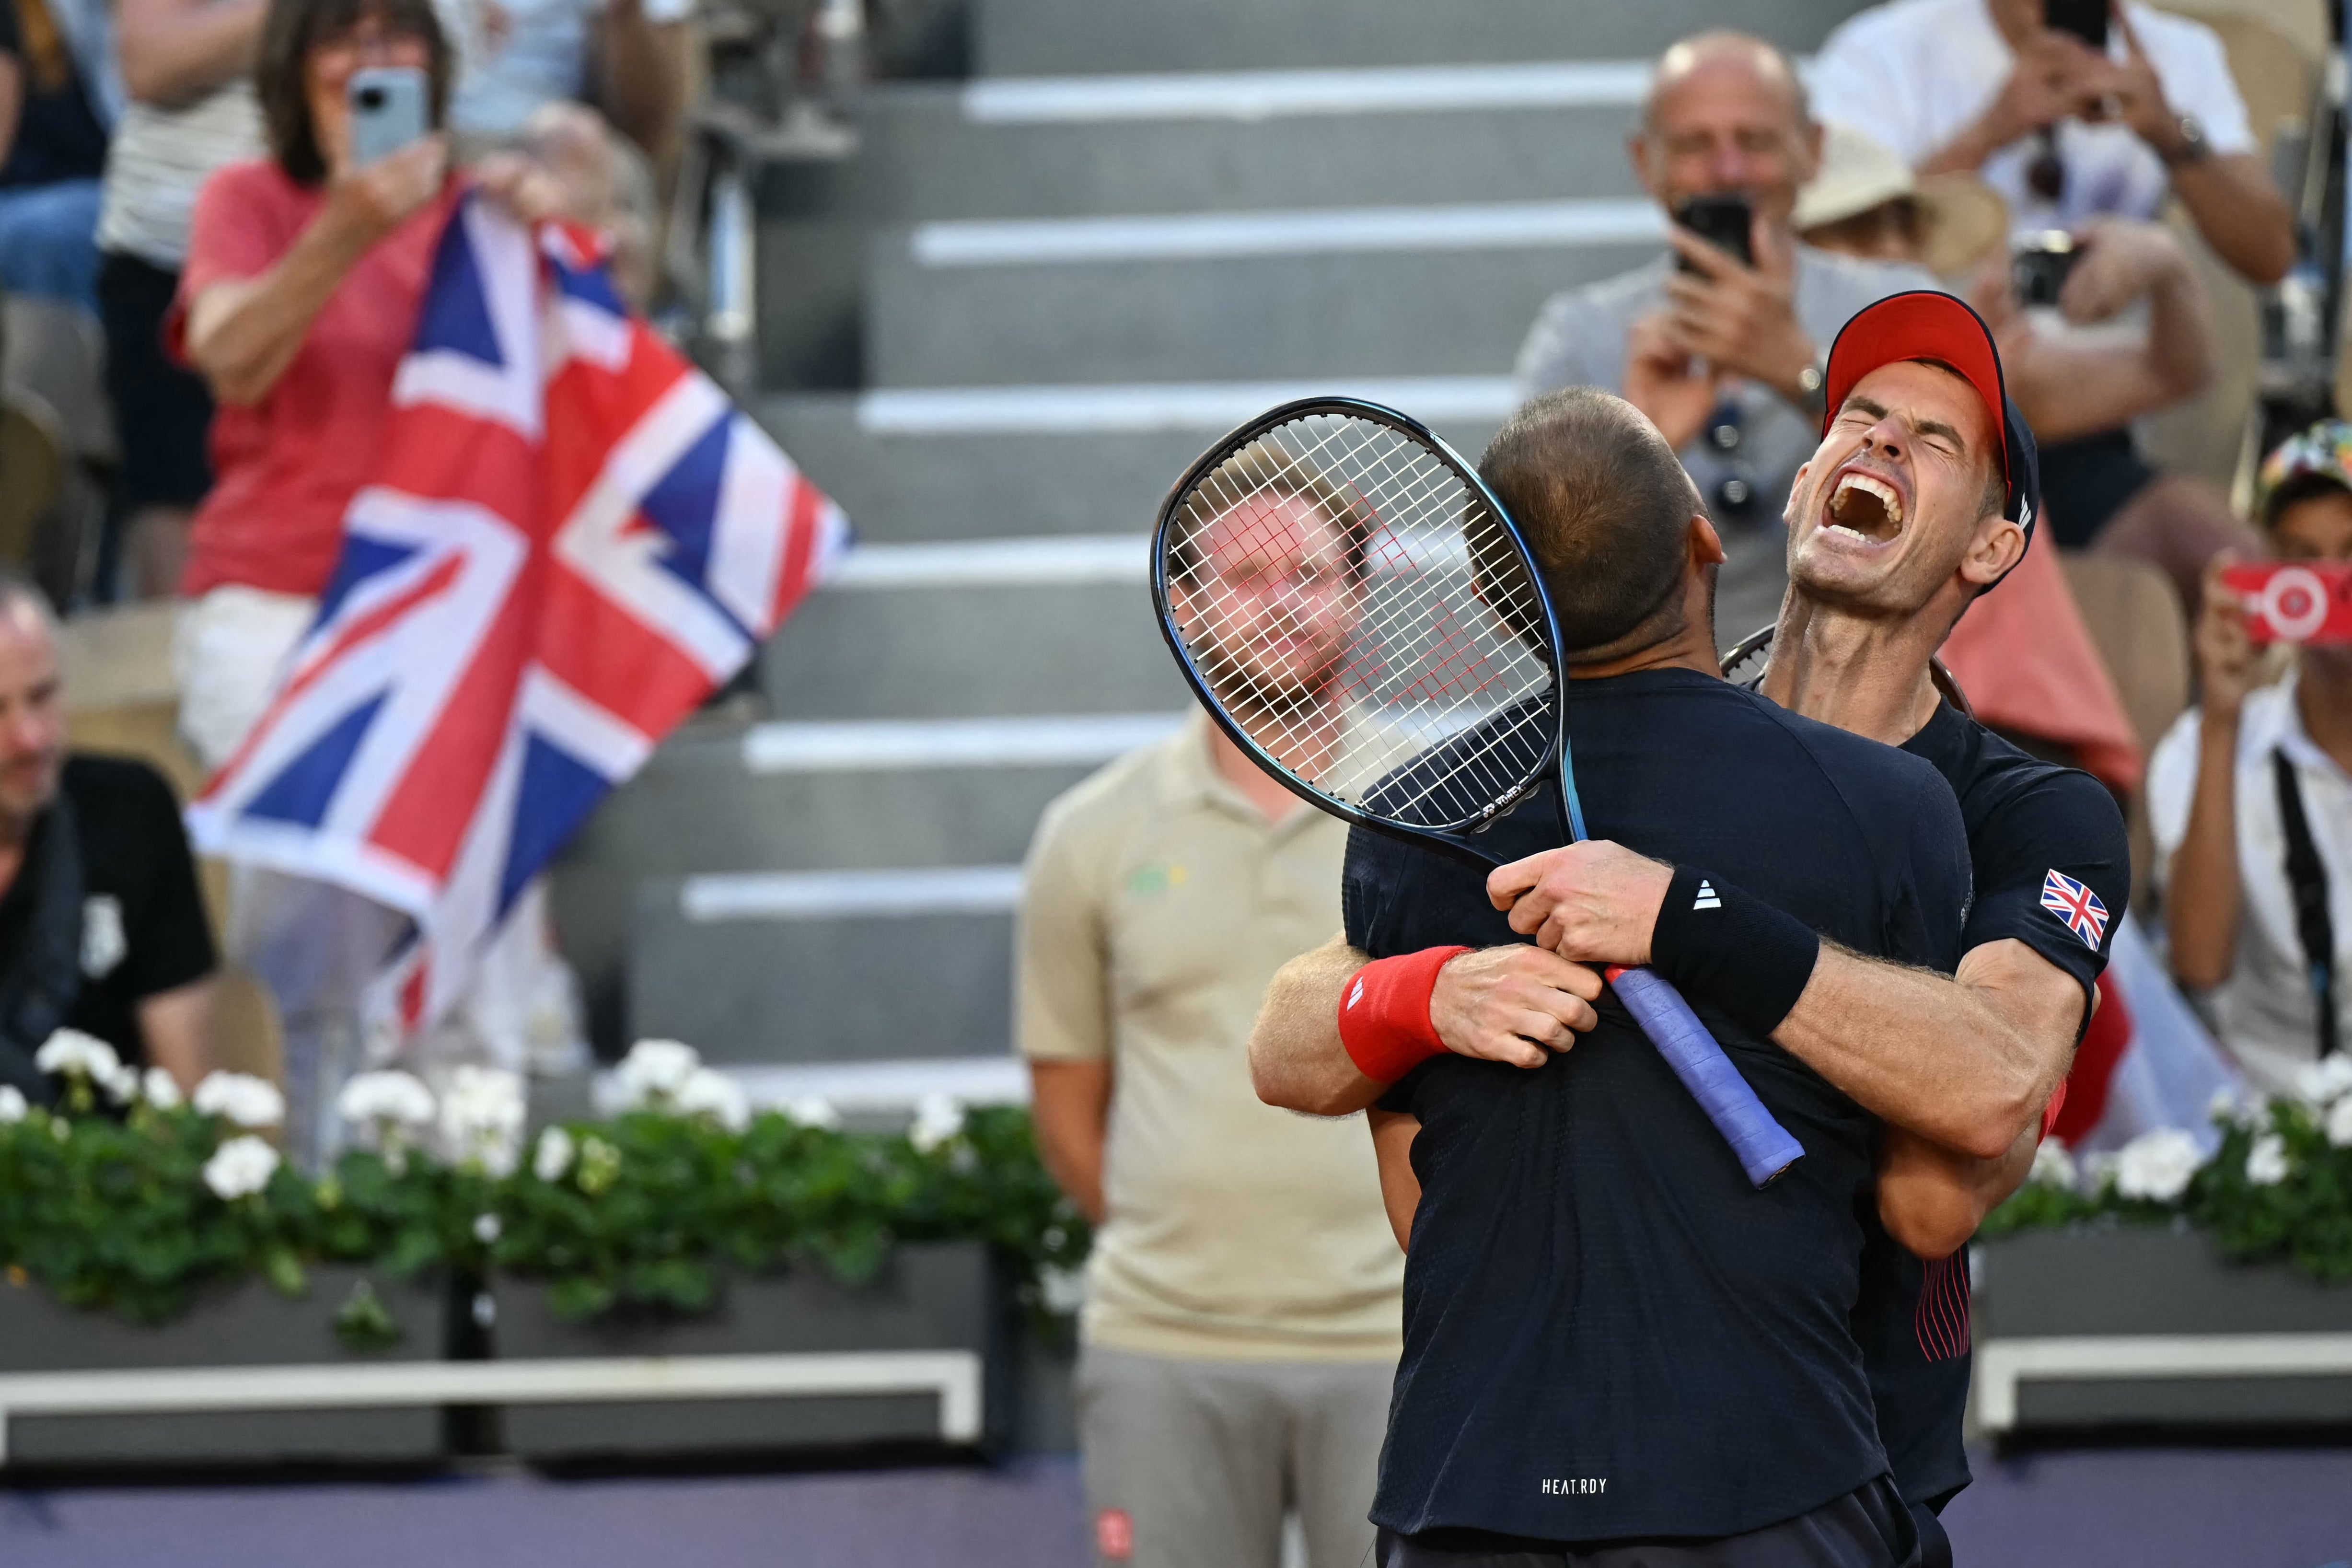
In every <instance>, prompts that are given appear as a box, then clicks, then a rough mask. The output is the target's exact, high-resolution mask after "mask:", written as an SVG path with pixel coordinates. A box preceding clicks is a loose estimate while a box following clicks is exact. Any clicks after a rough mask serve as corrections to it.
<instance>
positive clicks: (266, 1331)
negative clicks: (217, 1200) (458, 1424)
mask: <svg viewBox="0 0 2352 1568" xmlns="http://www.w3.org/2000/svg"><path fill="white" fill-rule="evenodd" d="M309 1272H310V1290H309V1293H308V1294H307V1295H305V1296H304V1297H302V1298H301V1299H299V1300H289V1298H287V1297H284V1296H281V1295H279V1294H278V1292H277V1291H276V1290H274V1289H271V1288H270V1287H269V1286H268V1285H267V1284H266V1283H264V1282H262V1281H261V1280H258V1279H251V1280H247V1281H246V1282H245V1283H243V1284H240V1285H236V1286H234V1287H230V1288H228V1289H222V1290H217V1291H213V1292H208V1293H205V1294H202V1295H199V1296H198V1297H197V1299H196V1300H194V1303H193V1304H192V1305H191V1306H190V1307H189V1309H188V1310H187V1311H186V1312H185V1313H184V1314H183V1315H182V1316H181V1317H179V1318H177V1319H175V1320H173V1321H171V1322H168V1323H164V1324H161V1325H158V1326H156V1327H152V1328H150V1327H142V1326H141V1325H138V1324H133V1323H128V1322H125V1321H122V1320H121V1319H119V1318H115V1317H111V1316H110V1315H107V1314H105V1313H101V1312H84V1311H77V1310H73V1309H71V1308H68V1307H64V1306H60V1305H59V1304H58V1302H56V1301H55V1300H51V1299H50V1297H49V1296H48V1294H47V1292H46V1291H44V1290H42V1289H39V1288H38V1287H37V1286H19V1285H5V1284H0V1444H5V1447H0V1457H5V1462H6V1463H7V1464H8V1465H9V1466H11V1467H24V1466H46V1465H108V1464H112V1465H188V1464H205V1465H210V1464H218V1463H243V1462H269V1463H278V1462H287V1461H295V1462H301V1461H314V1462H330V1461H340V1462H349V1461H359V1462H370V1463H409V1462H416V1461H421V1460H429V1459H435V1458H439V1457H440V1456H441V1454H442V1452H443V1441H442V1417H441V1409H440V1406H439V1405H395V1404H385V1405H378V1406H376V1407H373V1408H362V1407H358V1406H356V1405H341V1404H339V1403H324V1402H322V1401H321V1400H320V1396H319V1394H318V1393H316V1392H315V1391H314V1392H308V1393H301V1394H288V1396H287V1397H288V1401H289V1403H288V1405H287V1406H286V1407H280V1408H250V1407H244V1408H240V1407H237V1406H240V1405H249V1403H250V1399H249V1396H250V1394H251V1392H252V1387H253V1386H254V1385H255V1384H257V1380H256V1379H255V1378H253V1376H252V1375H251V1373H252V1370H253V1369H258V1368H273V1369H288V1370H289V1372H292V1373H294V1374H295V1375H297V1376H299V1374H300V1372H301V1370H302V1369H324V1370H325V1371H326V1372H327V1373H329V1374H330V1376H329V1381H330V1382H332V1381H333V1378H332V1373H335V1372H336V1371H338V1370H340V1369H345V1368H360V1367H368V1368H381V1369H385V1370H389V1369H390V1368H392V1367H395V1366H398V1365H401V1364H410V1363H437V1362H439V1361H441V1360H442V1359H443V1357H444V1354H445V1351H446V1338H447V1323H448V1312H447V1300H446V1288H445V1286H444V1284H443V1282H442V1281H441V1280H440V1279H437V1278H436V1279H426V1280H416V1281H401V1280H393V1279H385V1278H383V1276H382V1275H381V1274H376V1273H372V1272H370V1271H368V1270H364V1269H362V1268H356V1267H344V1266H340V1265H337V1266H327V1265H322V1266H320V1267H317V1268H311V1269H310V1271H309ZM362 1275H365V1276H366V1277H367V1278H368V1279H370V1281H371V1282H372V1283H373V1286H374V1288H375V1291H376V1295H377V1297H378V1299H379V1300H382V1301H383V1305H384V1307H385V1309H386V1310H388V1311H389V1312H390V1313H391V1314H392V1316H393V1318H394V1321H396V1322H398V1323H399V1324H400V1326H401V1329H402V1331H403V1332H402V1335H401V1339H400V1342H399V1343H398V1344H396V1345H394V1346H393V1347H391V1348H390V1349H388V1350H384V1351H380V1352H367V1353H361V1352H352V1351H351V1350H348V1349H346V1348H344V1346H343V1344H342V1342H341V1341H340V1340H338V1339H337V1338H336V1335H335V1327H334V1319H335V1312H336V1310H337V1309H338V1308H339V1307H341V1305H342V1303H343V1301H344V1300H345V1299H346V1298H347V1297H348V1296H349V1294H350V1292H351V1289H352V1286H353V1285H354V1284H355V1283H356V1282H357V1281H358V1280H359V1279H361V1278H362ZM223 1371H226V1372H227V1373H229V1375H227V1376H226V1377H223V1376H221V1375H219V1373H221V1372H223ZM78 1373H91V1374H99V1375H95V1376H87V1377H82V1376H73V1375H71V1374H78ZM121 1373H150V1374H152V1375H147V1376H138V1377H131V1378H124V1377H121V1376H120V1375H113V1376H109V1375H106V1374H121ZM240 1374H242V1375H240ZM370 1375H377V1374H376V1373H370ZM239 1385H245V1386H242V1387H241V1386H239Z"/></svg>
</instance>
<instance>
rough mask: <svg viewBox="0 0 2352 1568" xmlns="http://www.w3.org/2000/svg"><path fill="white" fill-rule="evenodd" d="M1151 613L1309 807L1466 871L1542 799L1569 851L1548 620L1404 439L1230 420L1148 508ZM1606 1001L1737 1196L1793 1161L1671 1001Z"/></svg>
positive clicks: (1575, 819)
mask: <svg viewBox="0 0 2352 1568" xmlns="http://www.w3.org/2000/svg"><path fill="white" fill-rule="evenodd" d="M1151 591H1152V596H1153V598H1154V600H1155V601H1156V603H1157V605H1158V606H1159V610H1160V630H1161V632H1162V633H1163V634H1164V635H1165V636H1166V637H1167V638H1168V646H1169V648H1170V650H1171V652H1173V653H1174V654H1175V656H1176V662H1177V664H1178V665H1179V666H1180V667H1181V668H1182V670H1183V672H1184V678H1185V679H1186V680H1188V681H1190V682H1191V683H1192V689H1193V690H1194V691H1195V692H1197V693H1198V694H1199V695H1200V698H1201V700H1202V703H1203V704H1205V705H1206V706H1207V708H1208V710H1209V712H1210V714H1211V715H1212V716H1213V718H1214V719H1215V720H1216V721H1217V723H1218V725H1219V726H1220V727H1222V728H1223V730H1224V731H1225V733H1226V734H1228V735H1230V736H1231V737H1232V738H1233V740H1234V743H1235V744H1236V745H1238V746H1240V747H1241V749H1242V751H1243V752H1244V753H1245V754H1246V755H1247V756H1249V757H1250V758H1251V759H1252V760H1253V761H1254V762H1255V763H1257V764H1258V766H1260V767H1262V768H1264V769H1265V771H1266V772H1267V773H1270V774H1272V775H1273V776H1274V777H1275V778H1276V780H1278V781H1280V782H1281V783H1282V784H1285V785H1286V786H1288V787H1289V788H1290V789H1291V790H1292V791H1293V792H1294V793H1296V794H1297V795H1300V796H1301V797H1303V798H1304V799H1306V800H1307V802H1308V803H1310V804H1311V805H1316V806H1319V807H1320V808H1322V809H1323V810H1325V811H1328V812H1329V813H1331V814H1332V815H1333V816H1339V817H1340V818H1343V819H1344V820H1346V821H1348V822H1351V823H1358V824H1360V825H1362V826H1366V827H1370V828H1372V829H1374V830H1376V831H1379V832H1381V833H1386V834H1390V835H1392V836H1394V837H1400V838H1402V839H1405V840H1406V841H1408V842H1411V843H1414V844H1419V845H1423V846H1425V847H1429V848H1432V849H1435V850H1437V851H1439V852H1440V853H1442V854H1445V855H1450V856H1452V857H1454V858H1455V859H1457V860H1461V861H1464V862H1466V863H1468V864H1470V865H1472V866H1475V867H1477V868H1480V869H1481V870H1489V869H1492V868H1494V867H1496V866H1497V865H1499V864H1501V863H1502V862H1500V861H1498V860H1497V859H1496V858H1495V857H1494V856H1492V855H1489V854H1486V853H1485V852H1484V851H1483V850H1481V849H1480V847H1479V846H1478V842H1477V840H1476V837H1475V835H1476V834H1477V833H1478V832H1480V831H1481V830H1482V829H1484V828H1486V827H1487V826H1491V825H1492V824H1493V823H1494V821H1495V820H1496V818H1497V817H1499V816H1502V815H1503V814H1504V813H1505V812H1507V811H1508V810H1510V809H1511V807H1512V806H1514V805H1517V803H1518V802H1519V801H1521V800H1522V799H1524V798H1526V797H1527V796H1528V794H1529V793H1530V792H1531V791H1533V790H1535V789H1536V788H1537V787H1538V786H1539V785H1541V784H1546V783H1549V784H1552V785H1553V786H1554V787H1556V788H1557V790H1558V791H1559V805H1560V816H1561V820H1562V821H1564V822H1566V823H1567V824H1568V828H1569V832H1570V834H1571V835H1572V836H1573V837H1575V838H1577V839H1581V838H1583V837H1586V834H1585V830H1584V808H1583V806H1582V805H1580V803H1579V802H1578V800H1577V795H1576V773H1575V769H1574V767H1573V765H1572V764H1571V763H1570V756H1569V747H1568V728H1567V723H1566V710H1565V708H1564V706H1563V699H1564V693H1563V691H1562V688H1561V681H1560V679H1559V670H1560V669H1561V668H1562V661H1561V659H1560V657H1559V625H1558V623H1557V621H1556V619H1555V617H1554V616H1553V614H1552V608H1551V602H1550V599H1549V596H1548V595H1546V594H1545V592H1544V590H1543V586H1542V582H1541V579H1540V578H1539V577H1538V574H1537V573H1536V570H1535V562H1534V558H1533V557H1532V556H1531V555H1530V554H1529V552H1528V547H1527V544H1526V542H1525V541H1524V540H1522V539H1521V538H1520V537H1519V531H1518V529H1517V525H1516V524H1514V523H1513V522H1512V521H1511V520H1510V518H1509V517H1508V516H1507V515H1506V513H1505V512H1504V510H1503V508H1502V505H1501V503H1500V502H1498V501H1496V499H1495V497H1494V495H1493V493H1492V492H1491V491H1489V490H1488V489H1486V484H1485V482H1484V481H1483V480H1481V479H1479V478H1478V475H1477V473H1476V471H1475V470H1474V469H1473V468H1471V467H1470V466H1469V465H1468V464H1466V463H1465V462H1464V461H1463V460H1462V459H1461V458H1459V457H1458V456H1456V455H1455V454H1454V450H1453V449H1452V448H1451V447H1447V446H1446V445H1445V443H1444V442H1443V441H1441V440H1439V439H1438V438H1437V437H1436V436H1434V435H1433V434H1432V433H1431V432H1430V430H1429V429H1428V428H1427V427H1426V426H1423V425H1421V424H1419V423H1418V422H1416V421H1414V420H1412V419H1409V418H1407V417H1406V416H1403V415H1402V414H1398V413H1396V412H1394V411H1393V410H1391V409H1387V408H1382V407H1380V406H1379V405H1375V404H1370V403H1362V402H1358V401H1356V400H1355V399H1352V398H1314V399H1308V400H1306V401H1303V402H1298V403H1288V404H1285V405H1282V406H1281V407H1279V408H1276V409H1273V410H1271V411H1269V412H1267V413H1265V414H1264V415H1261V416H1258V417H1257V418H1255V419H1254V420H1252V421H1250V422H1249V423H1248V424H1246V425H1244V426H1242V427H1241V428H1239V429H1237V430H1235V431H1234V432H1233V433H1232V434H1231V435H1229V436H1227V437H1225V438H1224V439H1223V440H1222V441H1220V442H1218V443H1217V444H1216V445H1215V446H1214V447H1211V448H1210V449H1209V451H1208V452H1207V453H1205V454H1204V455H1202V458H1201V459H1200V460H1199V461H1198V462H1196V463H1194V464H1193V465H1192V468H1190V469H1189V470H1188V471H1187V472H1186V473H1185V475H1184V477H1183V478H1182V479H1179V480H1177V482H1176V488H1175V489H1172V490H1171V491H1170V492H1169V495H1168V500H1167V502H1166V504H1165V505H1163V506H1162V507H1161V509H1160V523H1159V527H1158V529H1157V530H1156V531H1155V532H1154V534H1153V536H1152V575H1151ZM1608 979H1609V983H1610V984H1611V985H1612V987H1614V988H1615V990H1616V992H1617V996H1618V999H1619V1000H1620V1001H1622V1003H1623V1004H1624V1005H1625V1009H1626V1011H1627V1012H1629V1013H1631V1014H1632V1015H1633V1018H1634V1021H1635V1022H1637V1023H1639V1024H1640V1025H1641V1026H1642V1029H1643V1033H1645V1034H1647V1035H1648V1036H1649V1037H1650V1040H1651V1042H1652V1043H1653V1044H1654V1045H1655V1046H1656V1047H1657V1048H1658V1051H1659V1053H1660V1054H1661V1055H1663V1056H1664V1058H1665V1059H1666V1062H1667V1064H1668V1065H1669V1066H1670V1067H1672V1068H1673V1069H1674V1071H1675V1076H1676V1077H1677V1078H1679V1079H1682V1081H1683V1084H1684V1086H1685V1088H1687V1089H1689V1090H1690V1092H1691V1094H1692V1095H1693V1097H1694V1098H1696V1100H1697V1101H1698V1103H1699V1105H1700V1106H1701V1107H1702V1108H1703V1109H1704V1110H1706V1115H1707V1119H1708V1120H1709V1121H1712V1122H1714V1123H1715V1126H1716V1130H1717V1131H1719V1132H1721V1133H1722V1134H1723V1136H1724V1138H1725V1140H1726V1141H1727V1142H1729V1143H1730V1145H1731V1149H1732V1152H1733V1153H1734V1154H1735V1155H1737V1156H1738V1160H1739V1163H1740V1166H1741V1168H1742V1169H1743V1170H1744V1171H1746V1172H1747V1173H1748V1180H1749V1181H1751V1182H1753V1183H1754V1184H1756V1185H1758V1186H1759V1187H1761V1186H1763V1185H1764V1184H1766V1183H1768V1182H1769V1181H1770V1180H1772V1178H1773V1177H1775V1176H1777V1175H1779V1174H1780V1173H1781V1172H1782V1171H1784V1170H1786V1169H1788V1167H1789V1165H1790V1163H1792V1162H1794V1161H1795V1160H1796V1159H1797V1158H1798V1157H1799V1156H1800V1155H1801V1154H1802V1153H1803V1152H1804V1150H1803V1148H1802V1146H1801V1145H1800V1144H1799V1143H1798V1142H1797V1141H1796V1140H1795V1139H1794V1138H1792V1137H1790V1135H1789V1133H1788V1132H1787V1131H1786V1130H1784V1129H1783V1128H1782V1127H1781V1126H1780V1123H1779V1122H1777V1121H1774V1120H1773V1119H1772V1114H1771V1112H1770V1111H1769V1110H1765V1109H1764V1105H1763V1102H1762V1101H1760V1100H1758V1099H1757V1098H1756V1091H1755V1090H1754V1089H1750V1088H1749V1087H1748V1081H1747V1079H1743V1078H1741V1077H1740V1076H1739V1071H1738V1068H1735V1067H1733V1066H1732V1065H1731V1060H1730V1058H1727V1057H1726V1056H1725V1055H1724V1053H1723V1047H1721V1046H1719V1045H1717V1043H1716V1041H1715V1037H1713V1036H1711V1035H1709V1034H1708V1033H1707V1031H1706V1026H1704V1025H1703V1024H1701V1023H1700V1022H1699V1021H1698V1019H1697V1018H1696V1016H1694V1015H1693V1014H1692V1012H1691V1010H1690V1006H1689V1004H1687V1003H1685V1001H1684V1000H1683V999H1682V997H1681V996H1680V995H1679V994H1676V992H1675V988H1674V987H1673V986H1672V985H1670V984H1667V983H1666V982H1665V981H1664V980H1663V979H1661V978H1660V977H1659V976H1658V975H1656V974H1655V973H1652V972H1651V971H1649V970H1647V969H1623V968H1612V969H1610V970H1609V971H1608Z"/></svg>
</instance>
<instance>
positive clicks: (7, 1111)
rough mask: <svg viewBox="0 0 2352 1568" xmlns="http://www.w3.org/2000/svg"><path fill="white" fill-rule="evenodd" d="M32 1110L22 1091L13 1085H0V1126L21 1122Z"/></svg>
mask: <svg viewBox="0 0 2352 1568" xmlns="http://www.w3.org/2000/svg"><path fill="white" fill-rule="evenodd" d="M32 1109H33V1108H32V1105H31V1104H30V1103H29V1102H28V1101H27V1100H26V1099H25V1091H24V1090H23V1089H18V1088H17V1087H16V1085H15V1084H13V1083H0V1124H5V1123H13V1122H18V1121H24V1120H25V1113H26V1111H28V1110H32Z"/></svg>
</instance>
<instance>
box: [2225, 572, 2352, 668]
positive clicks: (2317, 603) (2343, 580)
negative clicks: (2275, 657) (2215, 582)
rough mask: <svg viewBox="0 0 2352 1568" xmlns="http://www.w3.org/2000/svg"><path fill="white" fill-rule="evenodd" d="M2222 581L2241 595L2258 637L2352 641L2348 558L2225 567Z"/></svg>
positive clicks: (2329, 643) (2249, 627) (2327, 643)
mask: <svg viewBox="0 0 2352 1568" xmlns="http://www.w3.org/2000/svg"><path fill="white" fill-rule="evenodd" d="M2221 581H2222V582H2223V583H2225V584H2228V585H2229V586H2230V587H2231V589H2233V590H2235V591H2236V592H2237V593H2238V594H2239V595H2241V596H2242V597H2243V598H2244V599H2245V601H2246V631H2247V633H2248V635H2249V636H2251V637H2252V638H2253V639H2254V641H2256V642H2257V643H2274V642H2291V643H2303V644H2305V645H2318V646H2321V647H2345V646H2347V644H2352V562H2347V561H2264V562H2262V563H2258V564H2255V565H2252V566H2230V567H2225V568H2223V569H2222V572H2221Z"/></svg>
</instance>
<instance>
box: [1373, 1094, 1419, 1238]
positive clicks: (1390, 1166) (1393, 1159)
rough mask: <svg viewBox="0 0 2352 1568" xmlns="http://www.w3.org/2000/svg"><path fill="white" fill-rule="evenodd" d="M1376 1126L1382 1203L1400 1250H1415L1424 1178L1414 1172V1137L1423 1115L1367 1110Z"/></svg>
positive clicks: (1375, 1157)
mask: <svg viewBox="0 0 2352 1568" xmlns="http://www.w3.org/2000/svg"><path fill="white" fill-rule="evenodd" d="M1365 1117H1366V1119H1367V1120H1368V1121H1370V1123H1371V1126H1372V1159H1373V1162H1374V1163H1376V1164H1378V1165H1379V1166H1380V1172H1381V1207H1383V1208H1385V1209H1387V1210H1388V1211H1389V1228H1390V1229H1391V1230H1392V1231H1394V1232H1396V1244H1397V1248H1398V1250H1399V1251H1402V1252H1410V1251H1411V1250H1412V1216H1413V1211H1415V1210H1416V1209H1418V1208H1420V1207H1421V1178H1420V1177H1419V1176H1416V1175H1414V1174H1413V1173H1412V1140H1413V1136H1414V1135H1415V1134H1416V1133H1418V1132H1419V1131H1421V1118H1420V1117H1418V1116H1415V1115H1413V1114H1412V1112H1411V1111H1406V1110H1381V1108H1380V1107H1378V1106H1374V1107H1372V1108H1371V1109H1370V1110H1368V1111H1366V1112H1365Z"/></svg>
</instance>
